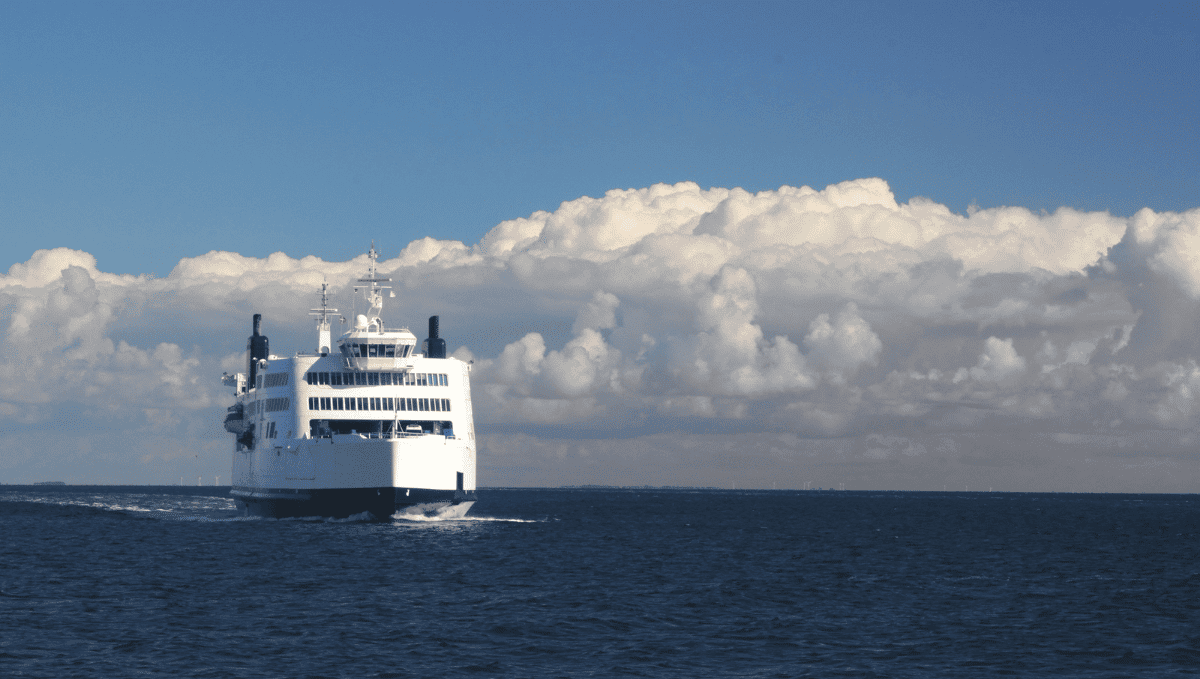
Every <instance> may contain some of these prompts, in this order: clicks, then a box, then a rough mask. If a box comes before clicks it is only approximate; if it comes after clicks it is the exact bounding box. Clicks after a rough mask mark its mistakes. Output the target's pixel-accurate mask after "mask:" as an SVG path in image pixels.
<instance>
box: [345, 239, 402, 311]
mask: <svg viewBox="0 0 1200 679" xmlns="http://www.w3.org/2000/svg"><path fill="white" fill-rule="evenodd" d="M377 259H379V253H378V252H376V251H375V241H371V250H370V251H369V252H367V260H368V262H369V264H368V265H367V277H366V278H360V279H358V282H359V283H370V284H371V287H370V288H368V289H367V291H366V293H367V303H369V304H370V305H371V308H370V309H368V310H367V327H366V328H364V329H365V330H367V331H371V330H374V331H375V332H383V321H382V320H380V318H379V313H380V312H382V311H383V291H384V290H390V289H391V287H392V286H390V285H380V283H390V282H392V279H390V278H386V277H382V276H380V275H379V274H378V273H377V271H376V268H375V261H376V260H377ZM354 291H355V292H358V288H355V289H354ZM392 296H393V297H395V296H396V295H395V293H392Z"/></svg>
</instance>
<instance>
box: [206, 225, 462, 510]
mask: <svg viewBox="0 0 1200 679" xmlns="http://www.w3.org/2000/svg"><path fill="white" fill-rule="evenodd" d="M367 256H368V261H369V268H368V272H367V277H366V278H360V279H358V282H359V283H360V284H362V286H363V290H364V292H365V293H366V298H367V303H368V305H369V308H368V310H367V312H366V313H365V314H359V315H357V316H356V317H355V319H354V322H353V327H352V328H351V329H350V331H349V332H346V333H345V334H344V335H342V336H341V338H339V339H338V341H337V347H336V350H333V345H332V343H331V341H330V340H331V333H330V323H329V321H330V318H331V315H332V314H335V313H336V312H337V309H331V308H329V306H328V297H327V286H326V285H322V289H321V308H320V309H314V310H312V312H311V315H314V316H316V317H317V350H316V352H313V353H302V352H297V353H296V354H295V355H294V356H286V357H285V356H276V355H273V354H271V353H270V351H269V343H268V340H267V337H266V336H265V335H263V334H261V332H260V330H261V329H260V325H259V324H260V320H261V315H260V314H255V315H254V329H253V334H252V335H251V336H250V338H249V341H248V346H247V370H246V372H245V373H237V374H235V375H228V374H227V375H225V376H224V377H223V381H224V383H225V385H226V386H231V387H233V388H234V391H235V394H236V397H237V402H236V403H235V404H234V405H233V406H231V407H230V408H229V410H228V412H227V413H226V416H225V429H226V430H227V431H229V432H230V433H232V434H234V436H235V440H234V451H233V489H232V491H231V492H232V495H233V497H234V499H235V500H236V501H237V503H238V507H239V509H240V510H242V511H243V512H244V513H245V514H253V515H261V516H271V517H279V518H282V517H297V516H324V517H335V518H346V517H351V516H365V515H364V512H369V513H370V515H371V516H372V517H374V518H375V519H379V520H383V519H387V518H389V517H391V516H392V515H393V514H395V513H397V512H401V513H409V514H423V515H427V516H433V515H437V516H462V515H463V514H465V513H466V512H467V510H468V509H470V507H471V505H472V504H474V502H475V426H474V423H473V418H472V413H471V385H470V372H471V366H470V364H468V363H466V362H464V361H460V360H459V359H456V358H453V357H450V358H447V357H446V341H445V340H444V339H442V338H441V337H439V335H438V317H437V316H433V317H431V318H430V319H429V336H428V339H427V340H426V341H425V342H424V345H423V347H422V348H421V349H420V350H418V348H417V337H416V335H414V334H413V333H412V332H410V331H409V330H408V328H398V329H395V330H393V329H389V328H387V327H386V326H385V325H384V322H383V321H382V320H381V319H380V317H379V314H380V312H381V311H382V309H383V291H384V290H387V289H389V288H390V286H388V285H383V284H384V283H387V282H390V280H391V279H389V278H382V277H380V276H378V275H377V273H376V260H377V259H378V254H377V253H376V252H375V247H374V246H372V247H371V250H370V252H369V253H368V255H367ZM356 291H357V288H356ZM392 296H393V297H394V296H395V295H394V293H393V294H392Z"/></svg>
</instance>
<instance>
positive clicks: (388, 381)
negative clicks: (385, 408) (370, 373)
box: [379, 373, 392, 387]
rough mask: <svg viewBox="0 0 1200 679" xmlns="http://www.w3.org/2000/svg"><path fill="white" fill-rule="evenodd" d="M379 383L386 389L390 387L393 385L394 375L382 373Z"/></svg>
mask: <svg viewBox="0 0 1200 679" xmlns="http://www.w3.org/2000/svg"><path fill="white" fill-rule="evenodd" d="M379 383H380V384H382V385H383V386H385V387H390V386H391V385H392V374H391V373H380V374H379Z"/></svg>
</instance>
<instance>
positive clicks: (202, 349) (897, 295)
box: [0, 179, 1200, 489]
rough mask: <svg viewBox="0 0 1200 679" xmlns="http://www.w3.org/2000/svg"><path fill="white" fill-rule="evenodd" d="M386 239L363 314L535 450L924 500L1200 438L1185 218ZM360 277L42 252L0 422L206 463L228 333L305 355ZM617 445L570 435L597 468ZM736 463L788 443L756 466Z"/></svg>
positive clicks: (746, 217)
mask: <svg viewBox="0 0 1200 679" xmlns="http://www.w3.org/2000/svg"><path fill="white" fill-rule="evenodd" d="M385 236H386V234H376V237H377V239H378V240H379V243H381V244H383V243H385V241H384V238H385ZM365 246H366V243H364V249H365ZM382 250H383V252H385V253H387V255H386V256H385V258H384V259H383V260H381V261H380V269H381V271H382V272H383V273H385V274H387V275H390V276H391V277H392V278H393V279H394V281H395V283H396V292H397V297H396V298H395V299H394V300H389V306H388V307H387V308H386V309H385V317H387V318H390V319H393V320H394V322H395V323H396V324H401V323H403V322H405V321H407V322H408V323H409V324H410V325H411V326H412V327H414V328H418V329H421V328H423V323H422V321H423V318H424V316H426V315H429V314H433V313H440V314H441V315H442V318H443V323H442V326H443V331H444V334H445V335H446V336H447V337H448V339H449V341H450V342H452V343H455V346H456V347H457V350H456V352H455V355H457V356H461V357H465V358H468V359H472V360H474V361H475V365H474V372H473V393H474V396H475V405H476V409H475V412H476V416H477V419H478V422H479V426H480V431H481V433H486V432H489V431H490V432H494V433H495V435H496V436H508V437H512V436H527V437H533V439H531V440H536V441H538V442H544V444H545V445H544V446H543V445H542V443H538V445H536V446H533V447H534V448H537V449H538V450H541V449H543V448H544V449H545V450H547V451H551V450H560V449H559V448H556V447H555V446H556V445H557V444H553V443H552V442H553V441H565V440H585V439H586V440H590V441H609V440H612V441H627V442H632V441H639V442H641V443H639V444H637V445H638V446H641V445H643V444H645V443H646V442H648V441H654V442H658V443H659V444H662V441H663V440H664V439H662V438H661V437H672V436H673V437H675V438H674V439H671V440H672V441H677V442H679V443H678V445H676V444H675V443H672V444H671V445H669V446H665V444H663V445H664V446H665V448H664V449H670V450H674V451H676V452H679V451H686V450H691V448H688V446H689V445H691V446H704V445H707V444H706V443H705V442H706V441H710V440H711V441H717V440H720V441H722V442H724V443H721V445H722V446H725V445H730V446H734V447H735V448H736V445H735V443H731V442H736V441H738V440H742V441H756V442H757V443H753V444H752V445H751V447H750V448H747V449H746V450H745V451H743V452H741V453H736V455H741V456H742V457H743V458H744V462H745V464H747V465H760V467H759V468H761V469H766V468H768V467H770V465H777V464H795V465H801V464H802V462H803V461H805V460H808V461H809V462H803V464H805V465H809V466H808V467H804V469H807V470H811V469H814V468H815V467H813V466H812V464H817V463H815V462H813V463H812V464H809V463H810V462H812V460H811V459H810V458H811V456H816V457H817V458H821V459H823V460H824V462H821V463H820V464H818V465H817V466H818V467H820V466H821V465H826V466H825V467H821V468H824V469H828V468H831V467H829V466H828V464H832V463H831V462H830V460H832V459H834V458H836V459H837V460H839V462H838V463H837V464H838V465H840V466H838V469H840V470H843V471H841V472H839V473H840V474H843V475H845V474H847V473H849V472H847V471H845V470H852V469H853V470H858V471H855V472H854V473H855V474H860V476H859V477H856V478H860V479H865V478H867V477H866V476H862V475H863V474H867V475H868V476H869V474H874V475H875V476H872V477H871V478H873V479H875V480H876V481H878V485H880V486H883V487H886V486H888V485H889V483H888V481H887V479H888V476H887V475H888V474H897V473H900V472H898V471H897V470H898V469H901V468H903V469H904V470H908V471H905V472H903V473H902V474H901V475H900V476H897V477H894V478H895V479H897V481H896V483H895V484H891V485H892V487H925V486H928V487H935V486H937V485H939V484H938V483H935V481H936V480H937V479H938V478H950V476H948V475H952V474H951V473H950V472H947V471H945V470H947V469H957V470H960V471H961V470H964V469H974V470H980V469H985V468H986V469H991V468H992V467H993V466H994V467H995V468H996V469H1010V470H1015V469H1018V468H1021V469H1024V468H1028V467H1029V466H1030V465H1034V466H1037V465H1048V467H1047V468H1050V467H1053V466H1054V465H1055V464H1060V463H1061V464H1066V463H1065V462H1062V461H1063V460H1072V462H1071V463H1070V464H1076V463H1078V460H1079V459H1084V458H1079V455H1084V456H1085V457H1086V455H1089V454H1092V455H1094V456H1095V457H1093V458H1089V459H1105V460H1111V459H1117V458H1120V459H1132V458H1133V457H1136V458H1137V459H1143V458H1147V457H1153V456H1158V457H1155V458H1154V459H1166V460H1173V461H1174V462H1172V464H1180V465H1184V464H1188V463H1187V462H1186V459H1185V458H1187V455H1188V454H1189V453H1187V452H1186V451H1188V450H1190V448H1188V445H1190V444H1189V443H1188V442H1189V441H1192V440H1194V439H1195V438H1196V429H1197V422H1198V417H1200V404H1198V403H1197V396H1198V395H1200V369H1198V368H1197V362H1196V358H1197V355H1198V354H1200V338H1198V337H1197V333H1195V331H1194V328H1195V324H1196V323H1197V322H1200V259H1198V258H1197V255H1196V252H1198V251H1200V209H1198V210H1191V211H1188V212H1185V213H1155V212H1153V211H1150V210H1148V209H1147V210H1142V211H1140V212H1139V213H1137V214H1136V215H1134V216H1132V217H1130V218H1123V217H1118V216H1113V215H1110V214H1108V213H1103V212H1080V211H1077V210H1073V209H1071V208H1065V207H1064V208H1060V209H1058V210H1055V211H1054V212H1051V213H1045V212H1033V211H1030V210H1027V209H1025V208H1021V207H998V208H991V209H983V210H980V209H972V210H970V211H969V212H968V213H967V214H965V215H962V214H956V213H953V212H952V211H950V210H949V209H948V208H946V207H945V206H943V205H939V204H937V203H934V202H932V201H929V200H926V199H921V198H914V199H912V200H910V201H908V202H907V203H901V202H898V201H897V200H896V198H895V196H894V195H893V194H892V192H891V190H890V188H889V187H888V185H887V183H886V182H885V181H883V180H881V179H863V180H857V181H849V182H843V183H840V184H836V185H832V186H828V187H825V188H824V189H820V190H818V189H813V188H810V187H799V188H794V187H788V186H784V187H780V188H779V189H777V190H774V191H762V192H758V193H751V192H748V191H744V190H742V189H738V188H732V189H725V188H710V189H702V188H701V187H699V186H697V185H695V184H693V183H688V182H684V183H680V184H675V185H666V184H658V185H654V186H651V187H648V188H641V189H625V190H614V191H609V192H608V193H606V194H605V195H603V196H601V197H597V198H592V197H583V198H579V199H576V200H572V201H568V202H565V203H563V204H562V205H561V206H560V207H559V208H558V209H557V210H554V211H552V212H537V213H534V214H532V215H530V216H528V217H523V218H517V219H512V220H508V221H505V222H502V223H500V224H498V225H497V226H495V227H494V228H493V229H491V230H490V231H489V232H488V233H487V234H486V235H485V236H484V237H483V238H482V239H481V240H480V242H479V243H477V244H465V243H461V242H457V241H446V240H437V239H435V238H432V237H427V238H422V239H419V240H416V241H413V242H411V243H396V244H391V246H390V249H389V248H388V247H383V248H382ZM365 267H366V258H365V256H360V257H358V258H356V259H354V260H351V261H348V262H325V261H323V260H321V259H318V258H315V257H307V258H304V259H294V258H290V257H288V256H286V255H284V254H283V253H276V254H273V255H271V256H269V257H267V258H265V259H255V258H250V257H244V256H242V255H239V254H236V253H227V252H211V253H208V254H207V255H204V256H201V257H196V258H189V259H185V260H182V261H181V262H180V263H179V265H178V266H176V267H175V269H174V270H173V271H171V273H170V274H169V275H168V276H167V277H165V278H152V277H149V276H117V275H113V274H107V273H105V272H102V271H99V270H98V269H97V268H96V262H95V259H94V258H93V257H92V256H91V255H89V254H87V253H84V252H79V251H74V250H70V249H65V248H59V249H56V250H49V251H39V252H38V253H35V254H34V256H33V257H32V258H31V259H30V260H29V261H27V262H22V263H17V264H14V265H12V266H11V267H10V269H9V270H8V274H7V275H4V276H0V310H2V312H0V313H2V316H0V322H2V323H3V328H2V329H3V332H4V333H5V345H4V348H3V353H0V415H2V416H3V417H5V418H6V419H7V420H8V421H10V422H13V423H14V426H15V427H17V430H15V431H16V433H15V434H14V435H18V436H24V435H30V436H32V435H33V434H32V432H42V431H44V430H45V429H46V428H48V427H50V426H51V425H52V423H59V422H62V421H63V420H64V418H74V420H73V421H77V422H81V423H83V426H89V427H92V426H100V424H101V423H103V426H105V427H109V428H115V429H116V430H118V431H123V432H128V433H129V434H130V436H135V435H138V436H141V437H142V439H141V440H143V441H145V440H149V439H148V438H147V437H149V436H150V435H151V433H152V434H153V435H155V436H168V437H175V438H174V440H186V441H195V447H196V448H197V449H203V450H213V451H220V450H222V449H223V448H222V447H223V446H225V443H227V441H225V439H226V438H227V437H226V436H225V434H224V433H223V432H222V431H221V429H220V427H219V415H220V410H221V408H222V407H223V406H224V405H225V404H226V402H227V401H228V398H229V397H228V395H227V394H225V393H224V390H223V389H222V388H221V387H220V385H219V382H218V381H217V376H219V375H220V373H221V371H222V370H229V369H231V367H232V366H238V365H240V356H241V353H240V352H241V350H242V349H243V348H244V344H245V336H246V334H247V333H248V323H249V321H248V319H249V314H250V313H253V312H255V311H257V312H262V313H264V314H265V315H266V327H267V329H268V334H269V335H270V336H271V342H272V349H273V350H274V351H275V352H276V353H286V352H290V351H293V350H306V349H310V348H311V347H310V346H309V345H310V344H312V343H313V342H314V341H315V337H314V336H313V332H312V329H311V327H310V326H309V321H308V320H306V319H307V311H308V309H309V308H311V306H312V305H313V303H314V301H315V298H316V297H315V296H316V293H317V291H318V289H319V287H320V285H321V283H322V282H323V281H324V282H328V283H329V285H330V287H331V290H332V292H333V295H334V300H335V304H337V305H338V306H339V308H342V309H343V312H344V313H345V312H346V311H349V312H351V313H353V310H354V308H355V304H360V305H361V303H356V302H354V301H353V288H354V285H355V279H356V278H358V277H359V276H360V275H361V274H362V272H363V271H364V269H365ZM139 432H140V434H139ZM1014 432H1021V435H1022V436H1026V437H1033V438H1027V439H1023V440H1022V441H1017V440H1015V439H1013V437H1014V436H1016V434H1014ZM981 436H982V437H992V438H995V439H997V440H1000V439H1005V438H1006V437H1007V439H1008V440H1010V441H1011V442H1012V444H1013V445H1014V446H1015V445H1022V446H1026V447H1027V448H1029V449H1030V451H1029V452H1028V455H1030V456H1032V457H1028V458H1020V459H1016V458H1014V455H1015V453H1012V452H1011V450H1012V449H1011V448H1005V447H1003V446H999V445H993V444H991V443H988V444H983V443H981V441H982V440H984V439H980V438H978V437H981ZM189 437H190V438H189ZM1038 437H1040V438H1038ZM1035 439H1036V440H1035ZM494 440H495V441H497V443H496V446H497V447H496V450H497V451H511V450H512V449H513V448H512V446H510V445H508V444H504V445H501V443H499V440H500V439H494ZM512 440H516V439H512ZM522 440H523V439H522ZM987 440H989V441H990V440H991V439H990V438H989V439H987ZM688 442H690V443H688ZM685 443H686V445H685ZM15 445H16V444H14V446H15ZM189 445H190V444H189ZM630 445H634V444H632V443H630ZM614 446H617V447H619V445H618V444H615V443H614V444H610V443H604V444H599V443H593V444H591V447H590V448H588V450H591V451H593V452H592V453H590V454H589V455H590V457H589V459H593V460H596V459H605V456H607V455H617V454H618V453H616V452H613V451H614ZM753 446H760V447H761V446H766V448H765V449H763V450H768V449H769V450H777V451H785V452H786V451H789V450H790V451H792V453H788V454H784V453H779V454H777V455H775V457H770V456H768V457H770V459H771V460H773V462H771V463H770V464H768V463H767V462H766V461H765V460H767V457H763V456H762V455H761V454H760V453H762V450H759V449H754V450H751V448H753ZM17 447H19V446H17ZM76 448H78V447H76ZM568 448H569V446H568ZM14 449H16V448H14ZM139 450H141V452H140V453H139V458H138V459H139V460H140V459H141V458H143V457H146V456H149V459H151V460H166V459H168V458H170V459H177V458H178V457H179V455H178V452H177V451H176V452H162V453H161V454H160V453H158V452H155V451H154V450H146V449H145V446H142V448H139ZM563 450H565V449H563ZM798 451H805V452H803V453H801V452H798ZM1006 451H1009V452H1006ZM1037 451H1041V452H1037ZM95 453H96V451H95V450H94V449H93V450H92V451H91V452H89V453H88V454H95ZM793 453H794V454H793ZM80 454H82V453H80ZM503 454H505V455H508V454H510V453H508V452H505V453H503ZM664 454H665V453H664ZM679 454H680V455H684V453H683V452H679ZM731 454H735V453H731ZM1023 454H1024V453H1023ZM830 456H833V457H830ZM567 457H569V456H567ZM685 457H686V455H685ZM13 459H16V458H13ZM22 459H24V458H22ZM482 459H483V464H484V465H485V466H486V465H487V464H488V462H487V458H486V456H485V457H484V458H482ZM563 459H567V458H566V457H564V456H563V455H558V454H557V453H556V454H553V455H552V454H550V453H547V456H546V457H545V460H559V461H561V460H563ZM705 459H707V458H705ZM939 460H940V462H939ZM12 464H14V465H15V464H17V463H16V462H13V463H12ZM21 464H25V463H21ZM139 464H141V463H140V462H139ZM222 464H223V463H222ZM497 464H498V465H499V464H500V463H499V461H497ZM546 464H550V463H549V462H546ZM554 464H558V463H554ZM689 464H690V463H689ZM704 464H710V465H712V469H714V470H715V469H718V468H719V467H720V464H719V463H718V462H717V461H714V460H709V461H708V462H705V463H704ZM1061 464H1060V466H1061ZM1079 464H1083V463H1079ZM1089 464H1090V463H1089ZM1104 464H1108V463H1104ZM1130 464H1132V463H1130ZM763 465H766V466H763ZM855 465H858V466H855ZM896 465H901V467H897V466H896ZM905 465H907V466H905ZM1114 465H1115V463H1114ZM1114 465H1109V466H1108V467H1105V469H1109V470H1110V471H1111V470H1119V469H1124V467H1121V466H1120V465H1115V466H1114ZM551 466H553V465H551ZM1102 466H1103V465H1102ZM500 468H501V467H500V466H497V467H496V469H500ZM1089 468H1090V467H1089ZM1159 468H1161V466H1160V467H1155V469H1159ZM797 469H799V467H797ZM917 469H920V470H921V471H920V473H917V472H915V471H913V470H917ZM1063 469H1064V470H1065V469H1067V468H1066V467H1063ZM863 470H875V471H873V472H869V474H868V472H867V471H863ZM888 470H891V471H888ZM939 470H941V471H939ZM564 473H566V472H564ZM808 473H809V472H808V471H804V472H803V473H801V471H796V474H798V476H796V477H795V478H793V479H792V480H791V481H790V483H791V485H793V486H799V485H801V483H807V482H810V481H812V480H813V479H809V478H803V477H804V474H808ZM1105 473H1108V472H1105ZM1139 473H1140V472H1139ZM713 474H716V472H715V471H714V472H713ZM922 474H924V475H925V476H924V477H922V476H921V475H922ZM1012 474H1015V475H1017V476H1019V474H1017V472H1015V471H1014V472H1012ZM1063 474H1064V475H1065V476H1069V473H1068V472H1067V471H1064V472H1063ZM1112 475H1113V476H1112V478H1114V479H1116V478H1118V477H1119V472H1117V471H1113V472H1112ZM482 478H484V479H486V474H484V475H483V476H482ZM664 478H665V477H664ZM689 478H693V477H692V476H689ZM696 478H699V477H696ZM714 478H716V477H715V476H714ZM922 478H926V480H927V481H928V483H926V482H925V481H922V480H921V479H922ZM998 478H999V477H993V479H992V480H993V481H996V480H997V479H998ZM1013 478H1016V476H1014V477H1013ZM1139 478H1151V477H1150V476H1143V477H1139ZM1155 478H1157V477H1155ZM625 481H627V482H630V483H635V482H637V478H636V475H634V476H629V477H627V478H625ZM560 482H562V483H570V482H572V479H571V478H569V477H564V478H562V479H560ZM922 484H924V485H922ZM701 485H704V484H701ZM1114 489H1116V488H1114Z"/></svg>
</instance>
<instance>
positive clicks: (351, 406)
mask: <svg viewBox="0 0 1200 679" xmlns="http://www.w3.org/2000/svg"><path fill="white" fill-rule="evenodd" d="M346 410H357V408H355V407H354V399H353V398H348V399H346Z"/></svg>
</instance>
